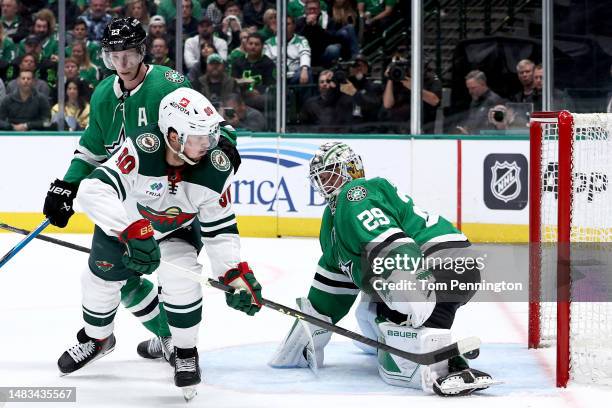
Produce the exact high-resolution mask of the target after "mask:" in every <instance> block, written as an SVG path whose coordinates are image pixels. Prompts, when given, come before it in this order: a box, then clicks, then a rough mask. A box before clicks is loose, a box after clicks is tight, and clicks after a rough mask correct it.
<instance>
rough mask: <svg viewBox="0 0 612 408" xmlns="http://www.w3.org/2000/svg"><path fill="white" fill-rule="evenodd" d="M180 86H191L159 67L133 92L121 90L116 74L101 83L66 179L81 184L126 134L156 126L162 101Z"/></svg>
mask: <svg viewBox="0 0 612 408" xmlns="http://www.w3.org/2000/svg"><path fill="white" fill-rule="evenodd" d="M181 87H191V85H190V84H189V81H188V80H187V79H186V78H185V76H184V75H183V74H180V73H179V72H177V71H174V70H172V69H170V68H168V67H164V66H159V65H149V66H148V69H147V74H146V77H145V79H144V81H143V82H142V83H141V84H140V85H138V86H137V87H136V88H135V89H133V90H132V91H130V92H123V91H122V90H121V87H120V85H119V77H118V76H117V75H112V76H110V77H108V78H106V79H104V80H103V81H102V82H100V84H99V85H98V86H97V87H96V90H95V91H94V93H93V95H92V97H91V113H90V116H89V126H88V127H87V129H85V132H84V133H83V136H81V139H80V140H79V145H78V146H77V148H76V151H75V154H74V158H73V160H72V162H71V163H70V167H69V168H68V171H67V172H66V175H65V176H64V180H66V181H68V182H71V183H75V184H79V183H80V182H81V180H83V179H84V178H85V177H87V175H88V174H89V173H91V171H92V170H93V169H94V168H95V167H97V166H98V165H100V164H101V163H103V162H104V161H105V160H106V159H107V158H108V157H110V156H111V155H112V154H113V153H114V152H115V151H116V150H117V148H118V147H119V146H121V145H122V144H123V142H124V141H125V139H126V135H127V134H130V133H133V132H135V131H136V129H137V128H138V127H142V126H146V125H149V124H151V123H157V119H158V110H159V103H160V102H161V100H162V98H163V97H164V96H166V95H167V94H169V93H170V92H172V91H174V90H175V89H178V88H181Z"/></svg>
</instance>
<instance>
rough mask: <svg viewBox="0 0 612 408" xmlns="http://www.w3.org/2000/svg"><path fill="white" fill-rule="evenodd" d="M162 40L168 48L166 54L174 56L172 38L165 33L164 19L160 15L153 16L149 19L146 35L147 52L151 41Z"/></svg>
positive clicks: (151, 44)
mask: <svg viewBox="0 0 612 408" xmlns="http://www.w3.org/2000/svg"><path fill="white" fill-rule="evenodd" d="M156 38H163V39H164V40H166V45H167V46H168V54H169V55H171V56H174V43H175V41H174V37H172V36H171V35H170V34H168V32H167V28H166V19H164V18H163V17H162V16H160V15H155V16H153V17H151V18H150V19H149V35H147V50H148V51H149V52H151V47H153V40H154V39H156Z"/></svg>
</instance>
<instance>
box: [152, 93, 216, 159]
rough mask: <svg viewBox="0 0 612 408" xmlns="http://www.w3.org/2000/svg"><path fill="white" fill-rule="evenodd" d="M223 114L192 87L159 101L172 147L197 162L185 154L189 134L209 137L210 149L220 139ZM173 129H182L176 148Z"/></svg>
mask: <svg viewBox="0 0 612 408" xmlns="http://www.w3.org/2000/svg"><path fill="white" fill-rule="evenodd" d="M223 120H224V119H223V116H221V115H219V113H218V112H217V110H216V109H215V108H214V107H213V106H212V104H211V103H210V101H209V100H208V99H206V97H205V96H204V95H202V94H201V93H199V92H198V91H196V90H194V89H191V88H179V89H176V90H174V91H172V92H171V93H169V94H168V95H166V96H164V98H163V99H162V100H161V102H160V103H159V119H158V123H157V125H158V126H159V130H161V132H162V134H163V135H164V139H165V140H166V144H167V145H168V148H169V149H170V150H172V151H173V152H174V153H176V154H177V155H178V156H179V157H180V158H181V159H182V160H184V161H185V162H187V163H189V164H192V165H193V164H196V162H195V161H194V160H191V159H190V158H189V157H187V156H186V155H185V154H184V150H185V144H186V143H187V139H188V138H189V137H207V138H208V150H211V149H213V148H214V147H215V146H217V143H219V137H220V133H221V130H220V123H221V122H223ZM170 129H173V130H174V131H176V133H178V142H179V145H180V148H179V150H178V151H176V150H174V149H173V148H172V147H171V146H170V143H169V142H168V133H169V132H170Z"/></svg>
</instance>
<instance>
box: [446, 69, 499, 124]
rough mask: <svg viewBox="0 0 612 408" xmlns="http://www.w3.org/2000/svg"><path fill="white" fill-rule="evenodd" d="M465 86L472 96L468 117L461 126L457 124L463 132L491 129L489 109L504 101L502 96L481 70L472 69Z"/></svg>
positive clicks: (466, 78)
mask: <svg viewBox="0 0 612 408" xmlns="http://www.w3.org/2000/svg"><path fill="white" fill-rule="evenodd" d="M465 86H466V88H467V90H468V92H469V94H470V96H471V97H472V102H471V103H470V108H469V110H468V112H467V117H466V119H465V121H464V122H463V123H462V124H461V126H457V130H459V131H460V132H461V133H463V134H475V133H478V132H479V131H480V130H483V129H489V128H490V126H489V109H491V108H492V107H494V106H495V105H500V104H503V103H504V100H503V99H502V97H501V96H499V95H498V94H496V93H495V92H493V91H492V90H491V89H489V87H488V86H487V76H486V75H485V73H484V72H482V71H479V70H473V71H470V72H469V73H468V74H467V75H466V77H465Z"/></svg>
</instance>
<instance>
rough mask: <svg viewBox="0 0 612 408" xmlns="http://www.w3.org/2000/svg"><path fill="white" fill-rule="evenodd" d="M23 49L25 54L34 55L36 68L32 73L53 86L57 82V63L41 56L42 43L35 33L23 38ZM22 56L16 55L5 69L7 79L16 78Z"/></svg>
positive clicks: (50, 86)
mask: <svg viewBox="0 0 612 408" xmlns="http://www.w3.org/2000/svg"><path fill="white" fill-rule="evenodd" d="M25 51H26V54H31V55H33V56H34V60H35V62H36V68H35V71H34V75H35V77H36V78H39V79H42V80H43V81H45V82H46V83H47V85H49V88H50V89H53V88H55V85H56V83H57V63H55V62H53V61H51V60H50V59H48V58H43V56H42V45H41V44H40V38H38V36H37V35H34V34H30V35H29V36H28V37H27V38H26V39H25ZM23 57H24V56H23V55H22V56H18V57H16V58H15V59H14V60H13V62H12V63H11V66H9V67H8V69H7V71H6V77H7V79H9V80H10V79H13V78H17V77H18V76H19V67H20V65H21V60H22V59H23Z"/></svg>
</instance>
